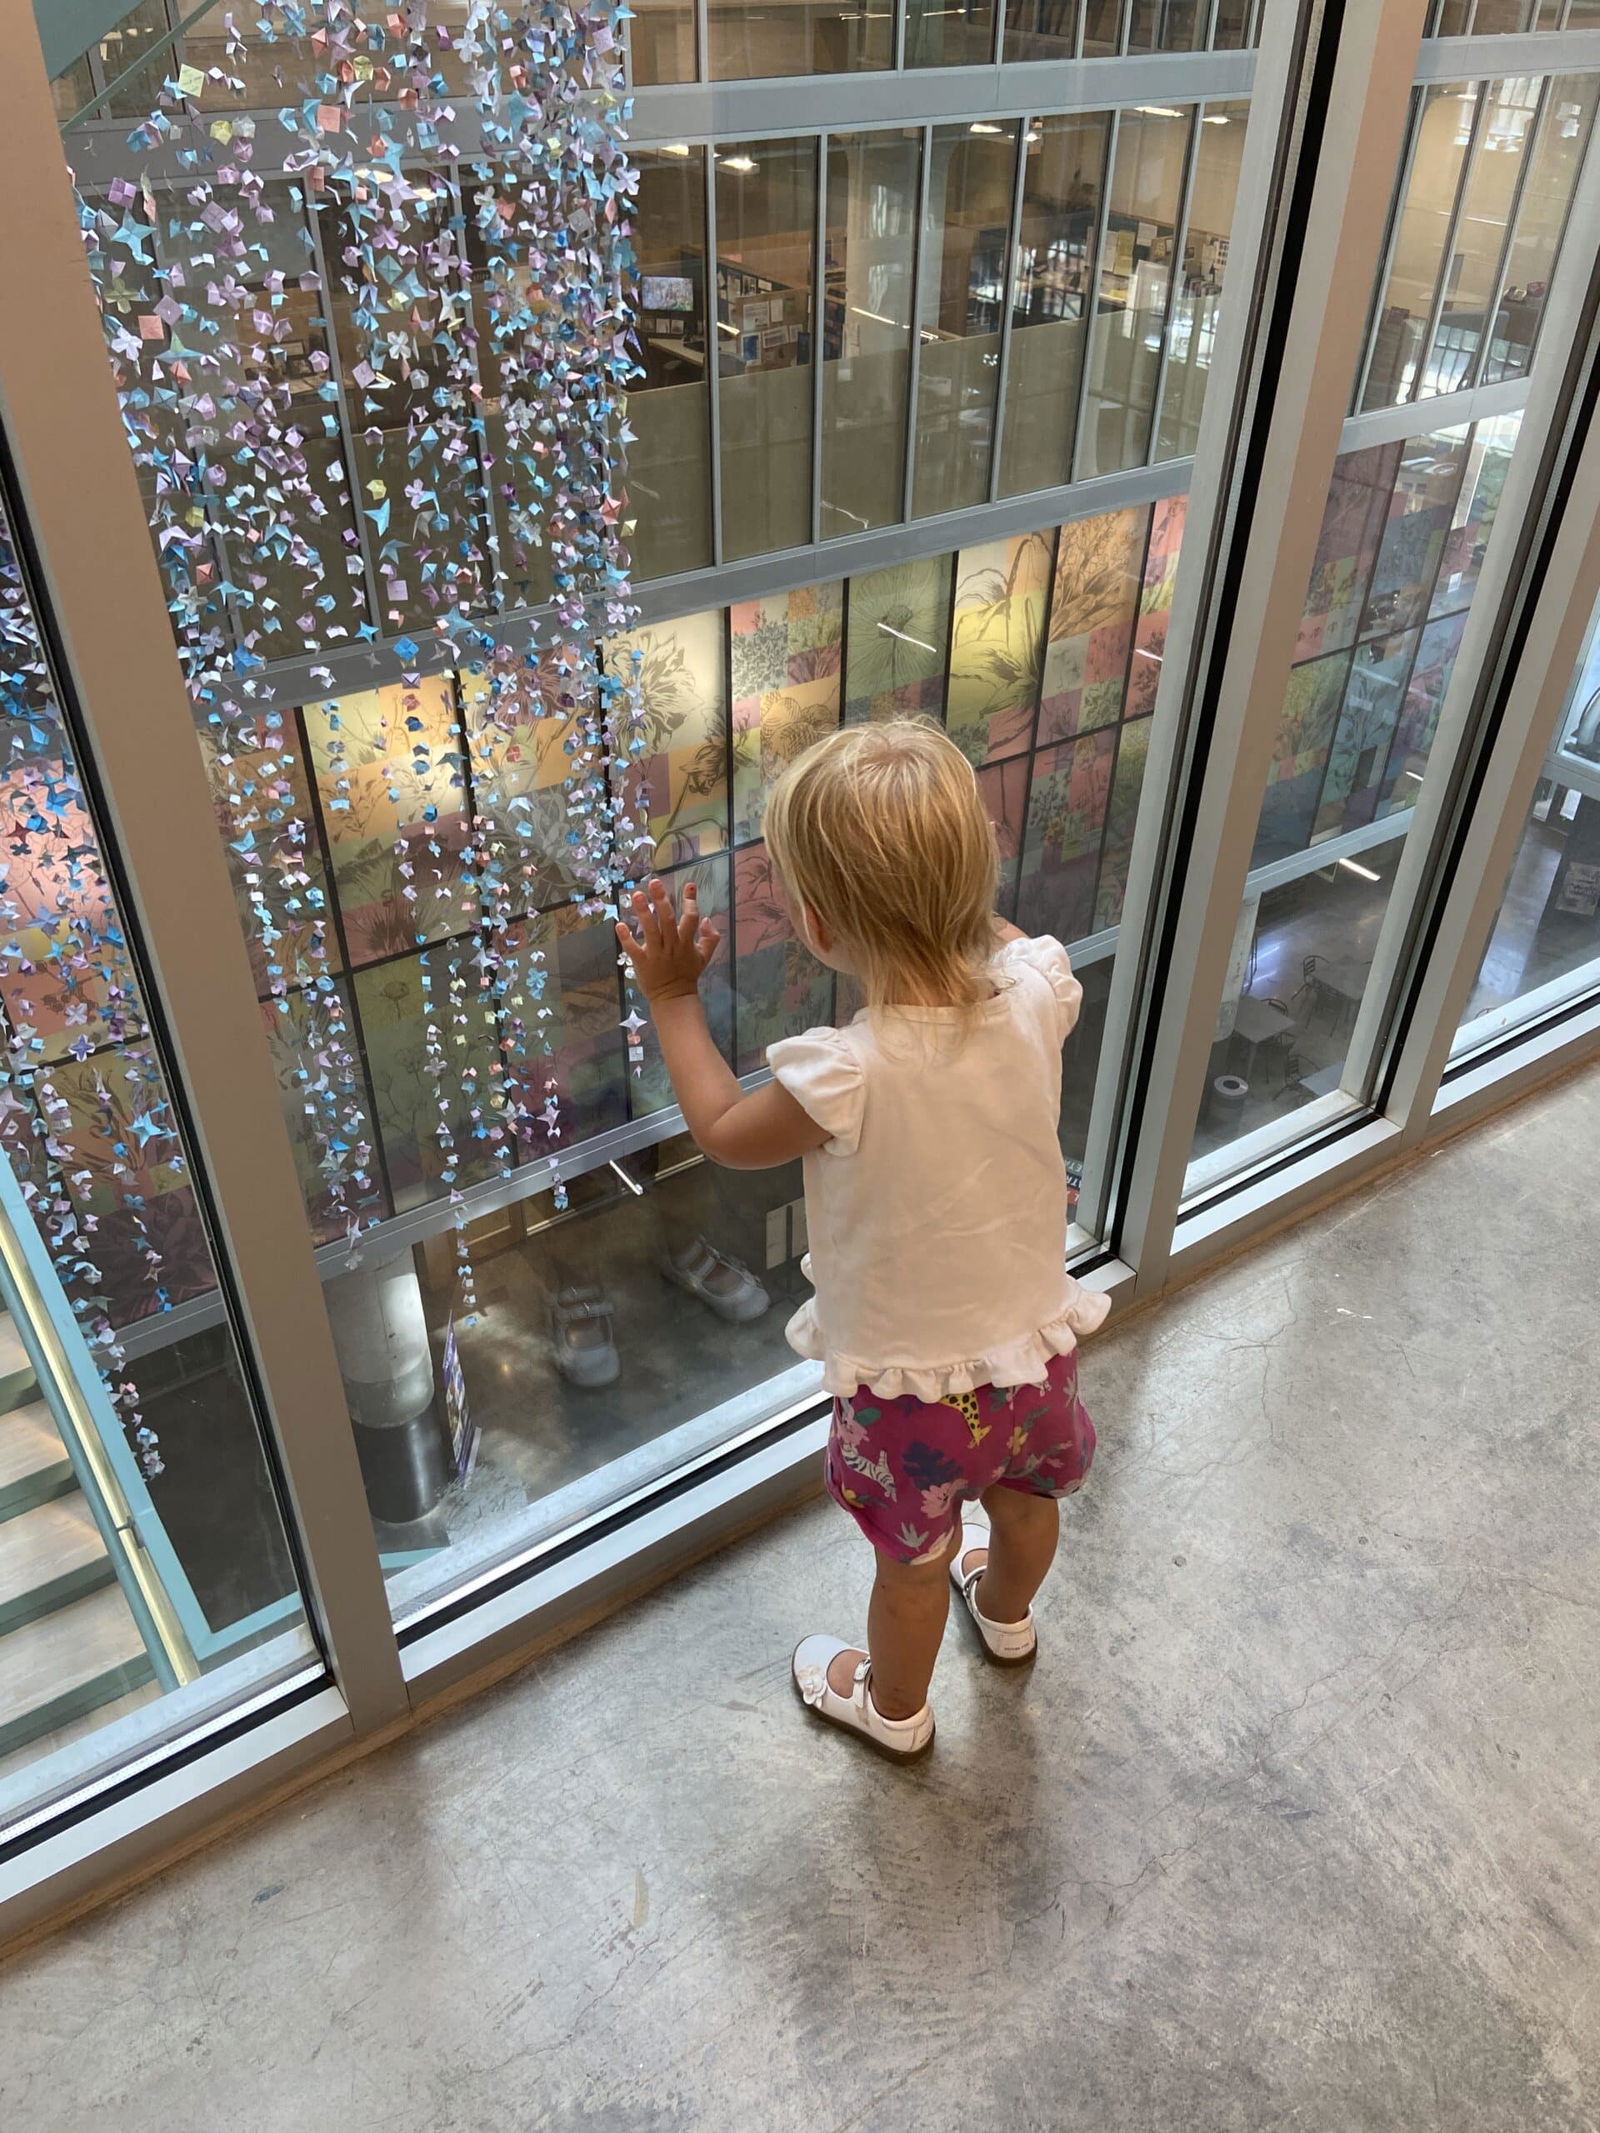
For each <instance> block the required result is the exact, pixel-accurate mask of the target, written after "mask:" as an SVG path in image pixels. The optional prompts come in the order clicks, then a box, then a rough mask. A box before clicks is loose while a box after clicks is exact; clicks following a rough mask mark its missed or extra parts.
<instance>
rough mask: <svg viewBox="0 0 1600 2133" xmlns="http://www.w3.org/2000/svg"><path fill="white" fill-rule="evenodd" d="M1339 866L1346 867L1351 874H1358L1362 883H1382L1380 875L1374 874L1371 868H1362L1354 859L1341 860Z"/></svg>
mask: <svg viewBox="0 0 1600 2133" xmlns="http://www.w3.org/2000/svg"><path fill="white" fill-rule="evenodd" d="M1339 864H1340V866H1342V867H1348V868H1349V870H1350V872H1351V873H1352V874H1359V875H1360V876H1361V879H1362V880H1363V881H1382V879H1383V876H1382V875H1381V874H1374V873H1373V871H1372V869H1371V867H1364V866H1362V865H1360V864H1359V862H1358V861H1356V860H1354V859H1341V860H1340V861H1339Z"/></svg>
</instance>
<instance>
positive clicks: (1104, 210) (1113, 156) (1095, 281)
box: [1067, 111, 1122, 481]
mask: <svg viewBox="0 0 1600 2133" xmlns="http://www.w3.org/2000/svg"><path fill="white" fill-rule="evenodd" d="M1121 132H1122V113H1121V112H1120V111H1113V112H1112V113H1111V118H1110V124H1109V125H1108V126H1107V127H1106V154H1105V163H1104V166H1103V175H1102V180H1101V185H1100V210H1099V213H1098V214H1097V215H1096V216H1095V220H1094V256H1093V260H1092V263H1091V266H1090V271H1089V273H1088V275H1087V276H1086V278H1085V281H1084V292H1083V294H1084V309H1083V357H1082V360H1081V361H1080V363H1079V365H1078V404H1077V408H1076V410H1075V412H1074V414H1073V417H1072V452H1071V456H1070V457H1069V459H1068V461H1067V478H1068V480H1069V481H1082V480H1083V478H1084V477H1083V418H1084V415H1085V413H1086V412H1087V411H1088V406H1089V374H1090V372H1091V370H1092V369H1093V367H1094V329H1095V321H1096V320H1097V319H1098V318H1099V316H1100V281H1101V277H1102V275H1103V274H1104V273H1105V265H1106V235H1107V232H1108V231H1109V229H1110V226H1111V185H1112V181H1113V179H1114V178H1115V177H1116V174H1117V141H1118V138H1119V136H1120V135H1121Z"/></svg>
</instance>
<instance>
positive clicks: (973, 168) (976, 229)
mask: <svg viewBox="0 0 1600 2133" xmlns="http://www.w3.org/2000/svg"><path fill="white" fill-rule="evenodd" d="M1017 131H1018V129H1017V125H1016V122H1015V121H1014V120H1006V121H1004V122H1002V121H1000V120H993V121H991V120H987V119H980V120H976V121H974V123H973V124H972V125H970V126H938V127H936V128H935V129H934V134H933V161H932V168H931V171H930V174H929V181H928V208H927V215H926V218H925V220H924V222H923V229H922V263H921V267H920V270H919V272H920V279H921V295H920V303H919V306H918V317H919V321H920V329H921V347H920V350H919V353H918V364H919V368H918V375H917V424H916V475H915V480H914V484H913V490H912V515H913V516H914V517H916V518H928V517H931V516H933V515H934V514H936V513H938V512H942V511H959V510H962V509H963V508H965V507H967V506H969V505H972V504H977V503H982V502H984V501H985V500H986V499H987V497H988V494H989V464H990V455H991V452H992V450H993V446H994V410H995V394H996V389H997V384H998V379H999V369H1000V323H1001V319H1002V316H1003V314H1004V309H1005V284H1006V252H1007V250H1008V248H1009V241H1010V228H1011V193H1012V186H1013V183H1014V181H1015V176H1016V161H1017Z"/></svg>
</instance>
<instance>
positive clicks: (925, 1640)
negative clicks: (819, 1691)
mask: <svg viewBox="0 0 1600 2133" xmlns="http://www.w3.org/2000/svg"><path fill="white" fill-rule="evenodd" d="M958 1539H959V1536H956V1535H953V1536H952V1538H951V1546H952V1547H954V1546H956V1545H957V1543H958ZM949 1611H950V1549H949V1548H941V1549H940V1551H939V1554H938V1555H937V1557H936V1558H935V1559H934V1560H933V1561H932V1562H931V1563H897V1562H895V1561H894V1559H893V1558H892V1557H891V1556H887V1555H880V1556H879V1557H878V1574H877V1576H876V1577H875V1578H874V1579H873V1582H872V1604H871V1606H870V1607H869V1608H868V1610H867V1644H868V1647H869V1649H870V1650H871V1653H872V1700H873V1702H874V1703H875V1704H876V1705H877V1707H878V1709H879V1711H880V1712H882V1714H883V1716H884V1717H885V1718H913V1717H915V1716H916V1714H917V1712H918V1711H920V1710H921V1709H922V1706H923V1705H924V1704H925V1703H926V1702H927V1700H928V1684H929V1682H931V1681H932V1679H933V1662H934V1661H935V1659H937V1658H938V1656H939V1643H940V1639H941V1638H942V1637H943V1636H944V1625H945V1617H946V1615H947V1614H948V1613H949ZM861 1660H862V1654H861V1653H860V1652H858V1651H852V1652H840V1654H839V1656H838V1657H837V1658H836V1659H835V1660H834V1662H833V1664H832V1666H830V1667H829V1669H828V1682H829V1685H830V1687H832V1688H835V1689H837V1690H838V1692H839V1694H840V1695H841V1696H848V1695H849V1694H850V1692H851V1690H852V1688H853V1686H854V1683H855V1671H856V1668H857V1667H858V1666H859V1665H860V1664H861Z"/></svg>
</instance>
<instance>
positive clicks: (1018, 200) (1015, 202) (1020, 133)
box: [989, 114, 1044, 504]
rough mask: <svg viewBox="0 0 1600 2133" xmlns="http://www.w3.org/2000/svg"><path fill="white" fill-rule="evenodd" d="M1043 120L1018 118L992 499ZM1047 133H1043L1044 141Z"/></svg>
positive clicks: (996, 386)
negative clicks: (1026, 202)
mask: <svg viewBox="0 0 1600 2133" xmlns="http://www.w3.org/2000/svg"><path fill="white" fill-rule="evenodd" d="M1039 123H1041V122H1040V121H1038V120H1035V119H1031V118H1029V117H1028V116H1027V115H1026V114H1024V115H1023V117H1022V118H1020V119H1019V120H1018V121H1017V167H1016V172H1015V175H1014V176H1013V179H1012V184H1011V222H1010V232H1009V236H1008V239H1007V244H1006V262H1005V271H1004V273H1003V274H1002V275H1001V280H1000V360H999V365H998V368H997V370H996V373H995V381H994V433H993V436H992V438H991V440H990V444H989V501H990V503H991V504H995V503H998V502H999V501H1000V454H1001V451H1002V449H1003V447H1004V444H1005V434H1006V384H1007V381H1008V379H1009V377H1010V375H1011V315H1012V313H1013V311H1014V310H1015V309H1016V290H1017V274H1018V270H1019V268H1020V266H1021V263H1022V261H1021V245H1022V203H1023V198H1024V195H1025V194H1026V192H1027V189H1028V130H1029V128H1030V127H1031V126H1034V125H1036V124H1039ZM1043 138H1044V136H1043V134H1042V133H1041V135H1040V140H1041V142H1042V140H1043Z"/></svg>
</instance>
